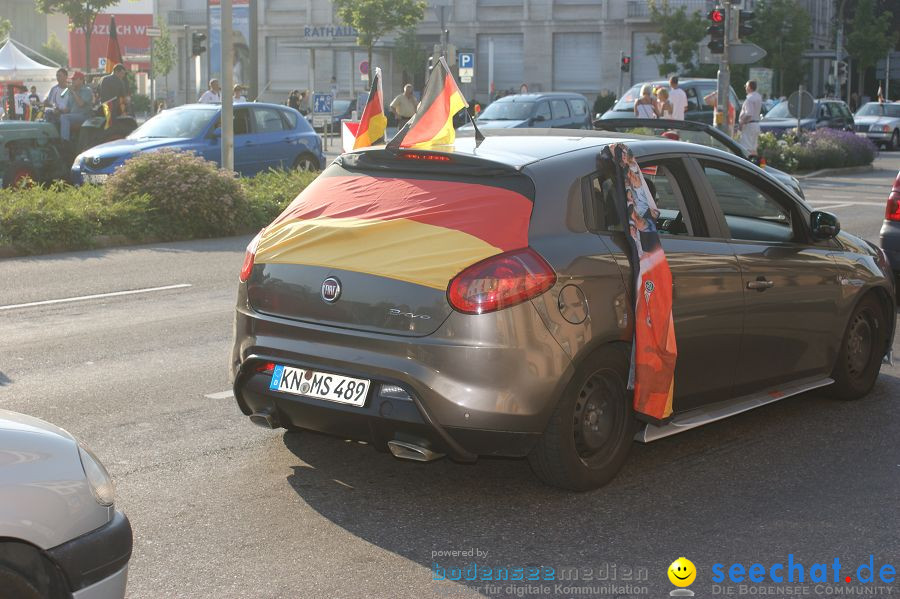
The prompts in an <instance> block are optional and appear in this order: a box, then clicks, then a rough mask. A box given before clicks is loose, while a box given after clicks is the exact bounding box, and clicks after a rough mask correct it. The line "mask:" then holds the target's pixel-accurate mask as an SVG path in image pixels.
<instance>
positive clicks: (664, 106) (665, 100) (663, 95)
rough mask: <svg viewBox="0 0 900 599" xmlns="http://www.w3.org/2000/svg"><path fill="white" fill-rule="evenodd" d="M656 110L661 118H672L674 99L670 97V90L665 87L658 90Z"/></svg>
mask: <svg viewBox="0 0 900 599" xmlns="http://www.w3.org/2000/svg"><path fill="white" fill-rule="evenodd" d="M656 112H657V114H659V118H661V119H671V118H672V114H673V113H672V101H671V100H670V99H669V90H667V89H666V88H664V87H661V88H659V89H657V90H656Z"/></svg>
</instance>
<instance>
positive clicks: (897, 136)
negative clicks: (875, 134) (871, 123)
mask: <svg viewBox="0 0 900 599" xmlns="http://www.w3.org/2000/svg"><path fill="white" fill-rule="evenodd" d="M897 148H900V130H898V129H894V134H893V135H891V141H889V142H888V145H887V149H888V150H891V151H892V152H893V151H894V150H896V149H897Z"/></svg>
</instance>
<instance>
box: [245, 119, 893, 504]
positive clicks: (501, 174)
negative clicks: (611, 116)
mask: <svg viewBox="0 0 900 599" xmlns="http://www.w3.org/2000/svg"><path fill="white" fill-rule="evenodd" d="M612 143H621V144H624V145H625V146H626V147H627V149H629V150H631V152H632V153H633V154H634V157H635V160H636V162H637V164H638V165H639V167H640V168H641V170H642V172H643V173H644V176H645V178H646V180H647V183H648V187H650V186H651V185H652V190H651V192H652V193H653V194H654V196H655V197H656V199H657V205H658V208H659V211H660V213H659V216H658V218H657V219H656V226H657V229H658V230H659V232H660V237H661V243H662V247H663V248H664V249H665V253H666V256H667V259H668V263H669V265H670V268H671V271H672V276H673V280H674V287H673V292H674V293H673V295H674V301H673V314H674V323H675V324H674V328H675V336H676V340H677V346H678V358H677V363H676V366H675V375H674V403H673V410H674V414H673V415H672V417H671V418H666V419H664V420H663V421H659V422H654V421H652V420H647V419H641V417H640V415H639V414H638V413H637V412H636V411H635V410H634V408H633V397H632V393H631V392H630V391H629V390H628V388H627V383H628V378H629V364H630V357H631V341H632V339H633V323H634V313H633V309H632V306H633V289H632V288H631V286H630V284H629V283H628V282H629V281H631V280H632V278H631V274H632V270H631V263H630V260H629V258H628V252H629V250H628V248H629V246H628V244H627V241H626V238H625V234H626V233H625V227H627V224H624V223H622V222H621V221H620V220H619V216H618V215H619V214H620V213H621V210H620V208H621V206H620V202H622V201H623V200H622V198H619V197H617V195H616V192H615V188H616V184H615V176H614V175H613V174H611V172H610V170H609V169H608V168H605V167H604V161H603V159H602V158H603V155H602V151H603V150H604V149H605V148H607V147H608V146H609V145H610V144H612ZM647 214H648V216H647V218H650V217H649V212H648V213H647ZM359 247H365V248H366V251H365V252H360V251H359V249H358V248H359ZM648 293H649V292H648ZM894 297H895V288H894V280H893V276H892V275H891V273H890V267H889V266H888V263H887V260H886V258H885V255H884V253H883V252H882V251H881V250H880V249H879V248H878V247H876V246H874V245H872V244H870V243H868V242H866V241H863V240H862V239H860V238H858V237H855V236H853V235H851V234H849V233H846V232H844V231H841V230H840V223H839V221H838V219H837V217H835V216H834V215H832V214H829V213H827V212H822V211H817V210H813V209H812V208H810V207H809V206H808V205H807V204H806V203H805V202H804V201H803V200H801V199H800V198H799V197H797V196H796V195H794V194H792V193H790V192H789V191H787V190H786V189H785V188H784V187H783V186H782V185H781V184H780V183H778V182H777V181H776V180H775V179H774V178H772V177H771V175H769V174H767V173H766V172H765V171H763V170H761V169H759V168H758V167H757V166H755V165H753V164H751V163H749V162H747V161H746V160H744V159H743V158H741V157H738V156H735V155H734V154H730V153H726V152H722V151H719V150H716V149H713V148H709V147H705V146H702V145H698V144H692V143H684V142H677V141H669V140H665V139H655V138H646V137H635V136H628V135H627V134H614V133H608V132H604V131H578V132H575V131H571V130H556V129H545V130H535V129H529V130H524V129H522V130H517V129H508V130H495V131H492V132H491V133H490V134H488V135H487V136H486V137H485V139H483V140H475V139H474V138H472V137H465V138H462V137H458V138H457V139H456V143H455V146H446V147H436V148H434V149H432V150H399V151H395V150H391V149H386V148H369V149H365V150H361V151H356V152H352V153H348V154H344V155H342V156H341V157H340V158H339V159H338V160H336V161H335V162H334V163H333V164H332V165H331V166H329V167H328V169H326V171H325V172H324V173H323V174H322V175H321V176H320V177H319V178H318V179H316V181H314V182H313V183H312V184H311V185H309V186H308V187H307V188H306V189H304V191H303V192H302V193H301V194H300V195H299V196H298V198H297V199H296V200H295V201H294V202H293V203H292V204H291V205H290V206H289V207H288V208H287V209H286V210H285V211H284V212H283V213H282V214H281V215H280V216H279V217H278V218H277V219H276V220H275V221H274V222H273V223H271V224H270V225H269V226H268V227H266V228H265V229H264V230H263V231H262V232H261V233H260V234H259V235H257V237H256V238H255V239H254V240H253V241H252V242H251V243H250V245H249V246H248V248H247V252H246V255H245V259H244V263H243V266H242V268H241V272H240V282H239V284H238V294H237V304H236V315H235V325H234V343H233V347H232V354H231V361H230V363H231V375H232V378H233V388H234V395H235V398H236V401H237V404H238V406H239V407H240V409H241V411H242V412H243V413H244V414H245V415H247V416H249V418H250V420H251V421H252V422H254V423H256V424H259V425H261V426H264V427H267V428H278V427H285V428H288V429H303V430H313V431H318V432H323V433H328V434H333V435H339V436H341V437H342V438H345V439H357V440H362V441H367V442H369V443H370V444H371V445H372V446H373V447H375V448H377V449H380V450H386V451H390V452H391V453H392V454H393V455H394V456H396V457H398V458H403V459H410V460H417V461H430V460H434V459H437V458H439V457H442V456H443V455H448V456H450V457H451V458H453V459H455V460H459V461H474V460H476V459H477V458H478V457H479V456H509V457H527V458H528V459H529V461H530V463H531V466H532V469H533V471H534V472H535V474H536V475H537V476H538V477H539V478H540V479H541V480H542V481H544V482H546V483H548V484H550V485H554V486H558V487H562V488H566V489H572V490H588V489H594V488H597V487H599V486H602V485H604V484H605V483H607V482H608V481H609V480H610V479H611V478H612V477H613V476H614V475H615V474H616V472H617V471H618V470H619V469H620V467H621V465H622V464H623V462H624V460H625V459H626V456H627V454H628V452H629V450H630V448H631V446H632V442H633V441H634V440H638V441H642V442H649V441H653V440H656V439H659V438H662V437H665V436H668V435H672V434H675V433H680V432H683V431H685V430H689V429H691V428H693V427H696V426H700V425H702V424H705V423H708V422H712V421H715V420H719V419H722V418H725V417H728V416H732V415H735V414H739V413H741V412H743V411H746V410H749V409H752V408H754V407H757V406H760V405H764V404H766V403H769V402H772V401H777V400H780V399H783V398H785V397H789V396H792V395H796V394H799V393H803V392H805V391H809V390H812V389H817V388H823V387H824V388H825V389H824V391H826V392H828V393H830V394H831V395H833V396H835V397H837V398H841V399H845V400H852V399H857V398H860V397H863V396H864V395H866V394H867V393H868V392H869V391H870V390H871V389H872V387H873V385H874V384H875V380H876V378H877V377H878V373H879V369H880V365H881V363H882V359H883V357H884V356H885V355H886V354H887V353H888V351H889V348H890V347H891V344H892V336H893V332H894V328H895V320H896V310H895V308H894Z"/></svg>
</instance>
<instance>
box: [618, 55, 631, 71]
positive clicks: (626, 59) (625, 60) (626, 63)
mask: <svg viewBox="0 0 900 599" xmlns="http://www.w3.org/2000/svg"><path fill="white" fill-rule="evenodd" d="M619 68H621V69H622V72H623V73H627V72H628V71H630V70H631V57H630V56H623V57H622V66H621V67H619Z"/></svg>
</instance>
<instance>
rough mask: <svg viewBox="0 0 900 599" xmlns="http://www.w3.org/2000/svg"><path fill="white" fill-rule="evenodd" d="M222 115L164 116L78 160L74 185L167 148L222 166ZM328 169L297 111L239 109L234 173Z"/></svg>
mask: <svg viewBox="0 0 900 599" xmlns="http://www.w3.org/2000/svg"><path fill="white" fill-rule="evenodd" d="M221 111H222V107H221V106H219V105H218V104H186V105H184V106H179V107H178V108H172V109H170V110H166V111H163V112H161V113H160V114H158V115H156V116H154V117H153V118H151V119H150V120H148V121H147V122H146V123H144V124H143V125H141V126H140V127H138V128H137V129H135V130H134V131H133V132H132V133H131V135H129V136H128V137H126V138H125V139H119V140H116V141H111V142H109V143H105V144H101V145H99V146H95V147H93V148H90V149H89V150H86V151H85V152H83V153H82V154H80V155H78V156H77V157H76V158H75V162H74V163H73V164H72V173H71V175H72V176H71V178H72V182H73V183H75V184H80V183H103V182H104V181H105V180H106V178H107V177H109V175H111V174H112V173H113V172H114V171H115V169H116V168H117V167H118V166H121V165H122V164H123V163H124V162H125V161H126V160H128V159H129V158H130V157H132V156H134V155H135V154H137V153H139V152H152V151H154V150H160V149H163V148H168V149H175V150H183V151H186V152H194V153H195V154H197V155H199V156H202V157H203V158H206V159H207V160H211V161H213V162H216V163H220V161H221V133H222V132H221V128H220V115H221ZM324 166H325V155H324V154H323V153H322V144H321V141H320V140H319V136H318V135H316V133H315V132H314V131H313V130H312V127H311V126H310V125H309V123H308V122H307V121H306V119H305V118H303V117H302V116H301V115H300V113H299V112H297V111H296V110H294V109H292V108H288V107H286V106H280V105H278V104H262V103H257V102H253V103H246V104H238V105H236V106H235V107H234V170H236V171H237V172H238V173H239V174H241V175H242V176H245V177H246V176H252V175H255V174H257V173H259V172H262V171H265V170H268V169H270V168H275V169H278V168H282V169H290V168H296V169H301V170H319V169H321V168H323V167H324Z"/></svg>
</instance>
